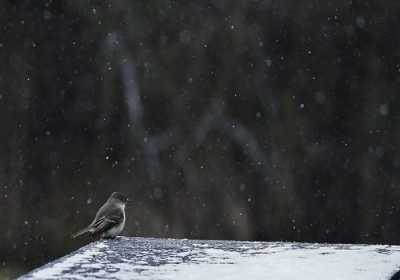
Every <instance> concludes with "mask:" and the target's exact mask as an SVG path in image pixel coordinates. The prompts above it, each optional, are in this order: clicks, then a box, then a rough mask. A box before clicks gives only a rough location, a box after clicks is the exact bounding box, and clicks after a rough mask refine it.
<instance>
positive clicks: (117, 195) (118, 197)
mask: <svg viewBox="0 0 400 280" xmlns="http://www.w3.org/2000/svg"><path fill="white" fill-rule="evenodd" d="M109 199H112V200H115V201H117V202H119V203H122V204H124V205H125V204H126V203H128V197H126V196H125V195H123V194H122V193H119V192H113V193H112V194H111V196H110V198H109Z"/></svg>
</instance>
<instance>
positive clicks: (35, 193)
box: [0, 0, 400, 278]
mask: <svg viewBox="0 0 400 280" xmlns="http://www.w3.org/2000/svg"><path fill="white" fill-rule="evenodd" d="M399 26H400V2H399V1H397V0H388V1H365V0H364V1H355V0H353V1H352V0H350V1H349V0H346V1H344V0H343V1H341V0H337V1H287V0H279V1H275V0H247V1H227V0H214V1H189V2H188V1H169V0H146V1H132V0H118V1H81V0H79V1H78V0H76V1H26V0H24V1H22V0H21V1H6V0H1V1H0V59H1V60H0V63H1V64H0V125H1V127H0V214H1V215H0V225H1V226H0V278H1V277H3V278H7V277H13V276H16V275H18V274H20V273H23V272H25V271H27V270H29V269H32V268H33V267H36V266H38V265H42V264H44V263H46V262H47V261H49V260H52V259H54V258H56V257H59V256H62V255H65V254H66V253H68V252H70V251H72V250H74V249H76V248H78V247H80V246H82V245H83V244H85V243H87V242H89V240H87V239H85V238H82V239H79V240H71V238H70V235H71V233H73V232H75V231H77V230H78V229H80V228H81V227H83V226H85V225H86V224H87V223H88V222H89V221H90V220H91V219H92V218H93V215H94V214H95V212H96V211H97V209H98V207H99V206H100V205H101V204H102V203H103V202H104V201H105V200H106V199H107V197H108V196H109V194H110V193H111V192H113V191H121V192H124V193H126V194H127V195H129V196H130V197H131V198H133V200H134V204H132V205H130V206H129V208H128V209H127V211H128V213H127V215H128V221H127V225H126V230H125V233H124V234H125V235H132V236H156V237H174V238H200V239H240V240H292V241H312V242H351V243H353V242H354V243H389V244H400V234H399V233H400V205H399V201H400V173H399V171H400V151H399V149H398V145H399V143H400V142H399V140H400V95H399V89H400V29H399Z"/></svg>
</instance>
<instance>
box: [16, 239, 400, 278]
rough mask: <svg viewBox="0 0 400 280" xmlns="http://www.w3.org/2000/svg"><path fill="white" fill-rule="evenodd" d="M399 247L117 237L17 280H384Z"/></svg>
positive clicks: (398, 258)
mask: <svg viewBox="0 0 400 280" xmlns="http://www.w3.org/2000/svg"><path fill="white" fill-rule="evenodd" d="M399 268H400V246H389V245H351V244H311V243H288V242H242V241H216V240H187V239H182V240H178V239H156V238H131V237H118V238H117V239H114V240H101V241H97V242H94V243H91V244H89V245H87V246H85V247H82V248H81V249H79V250H77V251H75V252H73V253H71V254H69V255H67V256H65V257H63V258H61V259H58V260H56V261H54V262H52V263H49V264H47V265H45V266H43V267H40V268H38V269H36V270H34V271H32V272H31V273H29V274H27V275H24V276H22V277H20V278H19V279H24V280H25V279H160V280H164V279H174V280H181V279H182V280H187V279H193V280H196V279H199V280H200V279H201V280H204V279H218V280H224V279H227V280H228V279H229V280H236V279H237V280H239V279H240V280H242V279H254V280H257V279H260V280H261V279H262V280H264V279H274V280H286V279H287V280H289V279H290V280H293V279H308V280H309V279H325V280H330V279H332V280H334V279H335V280H338V279H340V280H345V279H349V280H350V279H351V280H358V279H359V280H369V279H371V280H379V279H382V280H386V279H389V278H390V275H392V274H393V273H394V272H395V271H396V270H398V269H399Z"/></svg>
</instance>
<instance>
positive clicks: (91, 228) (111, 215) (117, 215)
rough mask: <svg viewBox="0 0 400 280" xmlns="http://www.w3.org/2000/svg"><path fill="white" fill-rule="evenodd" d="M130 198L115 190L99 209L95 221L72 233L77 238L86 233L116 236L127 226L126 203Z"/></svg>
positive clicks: (108, 236) (105, 236)
mask: <svg viewBox="0 0 400 280" xmlns="http://www.w3.org/2000/svg"><path fill="white" fill-rule="evenodd" d="M127 202H128V198H127V197H126V196H125V195H123V194H121V193H118V192H113V193H112V194H111V196H110V197H109V198H108V200H107V201H106V203H104V204H103V206H101V208H100V209H99V211H97V214H96V217H95V218H94V220H93V222H91V223H90V225H88V226H87V227H86V228H84V229H82V230H80V231H78V232H77V233H75V234H73V235H72V238H76V237H78V236H80V235H82V234H84V233H90V234H92V235H98V236H100V237H101V238H114V237H115V236H117V235H118V234H120V233H121V232H122V230H123V229H124V226H125V205H126V203H127Z"/></svg>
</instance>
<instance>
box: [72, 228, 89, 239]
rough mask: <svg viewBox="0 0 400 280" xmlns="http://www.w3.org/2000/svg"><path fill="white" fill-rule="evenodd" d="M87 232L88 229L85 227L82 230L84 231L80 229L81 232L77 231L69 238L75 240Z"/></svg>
mask: <svg viewBox="0 0 400 280" xmlns="http://www.w3.org/2000/svg"><path fill="white" fill-rule="evenodd" d="M87 232H89V228H88V227H86V228H84V229H81V230H80V231H78V232H77V233H74V234H73V235H72V236H71V237H72V238H77V237H78V236H80V235H82V234H85V233H87Z"/></svg>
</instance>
